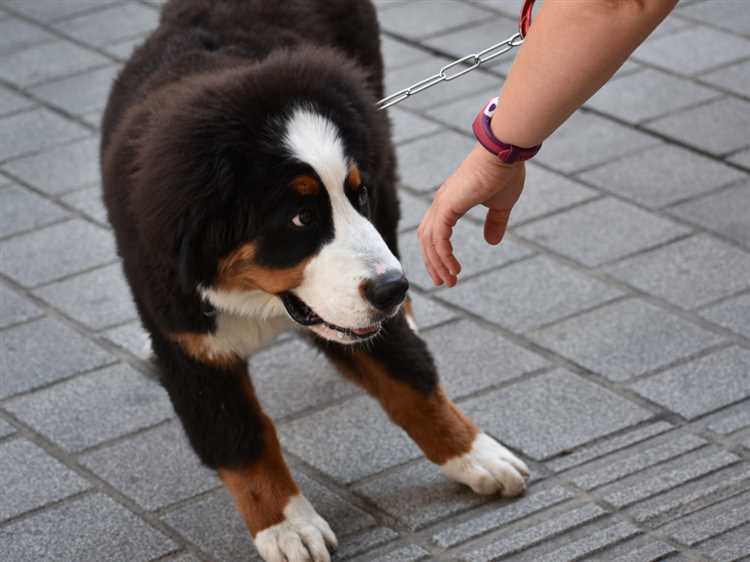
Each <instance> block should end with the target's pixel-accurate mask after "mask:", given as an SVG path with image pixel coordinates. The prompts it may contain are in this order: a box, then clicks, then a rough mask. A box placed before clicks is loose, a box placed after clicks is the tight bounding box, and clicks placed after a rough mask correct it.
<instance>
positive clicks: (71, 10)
mask: <svg viewBox="0 0 750 562" xmlns="http://www.w3.org/2000/svg"><path fill="white" fill-rule="evenodd" d="M119 1H120V0H65V2H60V0H34V1H33V2H29V1H28V0H4V1H3V4H4V5H5V6H7V7H8V8H11V9H13V10H16V11H18V12H21V13H22V14H25V15H27V16H30V17H32V18H34V19H36V20H40V21H45V22H49V21H55V20H60V19H63V18H67V17H71V16H74V15H75V14H79V13H82V12H87V11H89V10H92V9H94V8H100V7H104V6H106V5H107V4H114V3H115V2H119Z"/></svg>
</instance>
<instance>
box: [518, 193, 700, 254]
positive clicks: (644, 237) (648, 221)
mask: <svg viewBox="0 0 750 562" xmlns="http://www.w3.org/2000/svg"><path fill="white" fill-rule="evenodd" d="M516 232H517V233H518V234H519V235H520V236H523V237H525V238H528V239H530V240H533V241H534V242H536V243H537V244H541V245H542V246H546V247H548V248H551V249H552V250H554V251H555V252H557V253H559V254H562V255H565V256H567V257H569V258H572V259H574V260H576V261H578V262H581V263H582V264H584V265H588V266H591V267H593V266H598V265H602V264H603V263H607V262H612V261H616V260H618V259H621V258H623V257H625V256H628V255H630V254H635V253H637V252H641V251H643V250H647V249H649V248H653V247H655V246H658V245H661V244H664V243H666V242H669V241H671V240H674V239H675V238H677V237H680V236H684V235H687V234H689V233H690V229H688V228H687V227H684V226H682V225H678V224H677V223H675V222H672V221H671V220H668V219H665V218H662V217H660V216H657V215H654V214H651V213H649V212H647V211H643V210H641V209H639V208H638V207H635V206H633V205H630V204H628V203H623V202H622V201H618V200H616V199H612V198H605V199H599V200H597V201H592V202H590V203H586V204H584V205H581V206H579V207H576V208H574V209H571V210H569V211H566V212H564V213H560V214H557V215H554V216H552V217H549V218H546V219H543V220H540V221H536V222H534V223H533V224H528V225H526V226H523V227H521V228H518V229H516ZM592 233H595V234H593V235H592Z"/></svg>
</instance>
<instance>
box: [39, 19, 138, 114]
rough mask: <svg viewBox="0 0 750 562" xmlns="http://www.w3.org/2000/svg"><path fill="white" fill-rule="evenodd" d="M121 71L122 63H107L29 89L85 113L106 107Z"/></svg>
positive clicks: (48, 101) (53, 102)
mask: <svg viewBox="0 0 750 562" xmlns="http://www.w3.org/2000/svg"><path fill="white" fill-rule="evenodd" d="M144 9H146V8H144ZM146 10H147V9H146ZM147 11H151V10H147ZM118 23H119V22H118ZM119 71H120V67H119V66H107V67H104V68H100V69H98V70H92V71H90V72H85V73H83V74H76V75H75V76H71V77H69V78H63V79H62V80H56V81H54V82H47V83H45V84H43V85H41V86H37V87H36V88H31V89H30V90H29V91H30V92H31V93H32V94H33V95H34V96H36V97H38V98H40V99H43V100H44V101H46V102H47V103H50V104H52V105H55V106H57V107H60V108H62V109H64V110H65V111H67V112H69V113H72V114H74V115H82V114H84V113H88V112H91V111H94V110H97V109H103V108H104V106H105V105H106V103H107V96H108V95H109V91H110V89H111V88H112V82H113V81H114V79H115V77H116V76H117V74H118V72H119Z"/></svg>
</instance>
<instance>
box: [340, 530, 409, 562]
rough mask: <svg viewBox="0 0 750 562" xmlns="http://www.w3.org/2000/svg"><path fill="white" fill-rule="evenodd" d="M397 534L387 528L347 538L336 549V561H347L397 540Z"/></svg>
mask: <svg viewBox="0 0 750 562" xmlns="http://www.w3.org/2000/svg"><path fill="white" fill-rule="evenodd" d="M398 536H399V535H398V533H397V532H396V531H394V530H393V529H389V528H387V527H375V528H374V529H368V530H366V531H363V532H362V533H360V534H358V535H354V536H350V537H347V538H346V540H345V541H344V542H343V543H341V542H340V543H339V546H338V548H337V549H336V560H337V561H338V560H347V559H349V558H352V557H353V556H357V555H358V554H361V553H363V552H367V551H369V550H372V549H373V548H375V547H377V546H381V545H384V544H386V543H389V542H391V541H393V540H395V539H397V538H398Z"/></svg>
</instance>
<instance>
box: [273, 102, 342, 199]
mask: <svg viewBox="0 0 750 562" xmlns="http://www.w3.org/2000/svg"><path fill="white" fill-rule="evenodd" d="M284 144H285V145H286V147H287V149H288V150H289V152H291V154H292V156H294V157H295V158H296V159H297V160H299V161H300V162H305V163H306V164H309V165H310V166H312V168H313V169H314V170H315V171H316V172H317V173H318V175H319V176H320V179H321V180H323V183H324V184H325V185H326V187H327V188H328V189H329V191H330V190H331V189H332V188H333V187H334V186H341V191H342V192H343V185H344V180H345V179H346V174H347V172H348V170H347V164H346V156H345V155H344V143H343V142H342V141H341V137H340V136H339V132H338V129H337V128H336V125H334V124H333V123H331V121H330V120H329V119H326V118H325V117H323V116H322V115H320V114H319V113H314V112H313V111H311V110H309V109H304V108H297V109H296V110H295V111H294V113H293V114H292V117H291V119H289V122H288V123H287V127H286V135H285V137H284Z"/></svg>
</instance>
